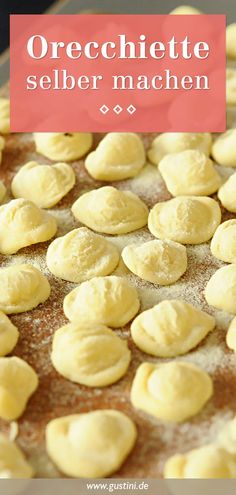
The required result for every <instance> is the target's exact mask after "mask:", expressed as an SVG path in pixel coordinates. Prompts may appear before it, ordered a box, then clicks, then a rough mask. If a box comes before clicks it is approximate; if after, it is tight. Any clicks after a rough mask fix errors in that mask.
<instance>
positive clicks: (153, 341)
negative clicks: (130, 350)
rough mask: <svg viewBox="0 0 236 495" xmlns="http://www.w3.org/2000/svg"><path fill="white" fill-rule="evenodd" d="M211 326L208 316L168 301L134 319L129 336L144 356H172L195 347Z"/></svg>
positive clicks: (188, 305) (189, 307)
mask: <svg viewBox="0 0 236 495" xmlns="http://www.w3.org/2000/svg"><path fill="white" fill-rule="evenodd" d="M214 326H215V319H214V318H213V317H212V316H210V315H208V314H207V313H205V312H204V311H201V310H200V309H197V308H195V307H194V306H192V305H191V304H188V303H186V302H184V301H178V300H176V299H171V300H168V301H162V302H160V303H159V304H157V305H156V306H154V307H152V308H151V309H148V310H146V311H144V312H143V313H141V314H139V315H138V316H136V318H135V319H134V321H133V322H132V324H131V336H132V339H133V340H134V342H135V344H136V345H137V346H138V347H139V349H141V350H142V351H144V352H146V353H147V354H151V355H153V356H159V357H175V356H178V355H180V354H185V353H187V352H189V351H190V350H191V349H193V348H194V347H196V346H197V345H198V344H199V342H201V340H203V339H204V338H205V337H206V335H207V334H208V333H209V332H210V331H211V330H213V328H214Z"/></svg>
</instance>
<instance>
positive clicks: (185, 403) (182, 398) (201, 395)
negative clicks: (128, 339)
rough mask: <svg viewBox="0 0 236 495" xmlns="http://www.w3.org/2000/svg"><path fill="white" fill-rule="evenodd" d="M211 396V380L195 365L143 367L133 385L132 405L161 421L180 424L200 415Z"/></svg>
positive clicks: (177, 363) (146, 364) (140, 367)
mask: <svg viewBox="0 0 236 495" xmlns="http://www.w3.org/2000/svg"><path fill="white" fill-rule="evenodd" d="M212 393H213V385H212V380H211V378H210V376H209V375H208V374H207V373H206V372H205V371H203V370H202V369H201V368H199V367H198V366H196V365H194V364H192V363H188V362H182V361H170V362H168V363H164V364H153V363H142V364H141V365H140V366H139V368H138V370H137V372H136V375H135V378H134V381H133V385H132V389H131V402H132V404H133V406H134V407H137V408H138V409H142V410H143V411H145V412H147V413H148V414H151V415H153V416H155V417H156V418H158V419H161V420H164V421H170V422H173V423H181V422H183V421H186V420H187V419H188V418H191V417H192V416H195V415H196V414H198V413H199V412H200V411H201V409H202V408H203V407H204V405H205V404H206V402H207V401H208V400H209V399H210V397H211V396H212Z"/></svg>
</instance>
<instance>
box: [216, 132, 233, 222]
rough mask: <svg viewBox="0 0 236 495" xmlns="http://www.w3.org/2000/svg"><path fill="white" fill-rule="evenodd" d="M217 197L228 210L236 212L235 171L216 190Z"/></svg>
mask: <svg viewBox="0 0 236 495" xmlns="http://www.w3.org/2000/svg"><path fill="white" fill-rule="evenodd" d="M235 138H236V135H235ZM235 164H236V156H235ZM218 198H219V200H220V201H221V203H222V205H223V206H224V207H225V208H226V209H227V210H228V211H232V212H233V213H236V173H235V174H232V175H231V176H230V177H229V178H228V180H227V181H226V182H225V183H224V184H223V186H221V187H220V189H219V191H218Z"/></svg>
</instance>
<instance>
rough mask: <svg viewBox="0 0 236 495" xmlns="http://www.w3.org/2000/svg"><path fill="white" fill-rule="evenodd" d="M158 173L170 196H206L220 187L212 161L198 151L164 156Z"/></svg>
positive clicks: (218, 176)
mask: <svg viewBox="0 0 236 495" xmlns="http://www.w3.org/2000/svg"><path fill="white" fill-rule="evenodd" d="M159 171H160V173H161V176H162V178H163V179H164V181H165V184H166V187H167V189H168V191H169V192H170V193H171V194H172V196H208V195H210V194H213V193H214V192H216V191H217V190H218V189H219V187H220V185H221V178H220V175H219V174H218V172H217V171H216V170H215V168H214V166H213V162H212V160H210V158H208V157H207V156H206V155H205V153H203V152H202V151H199V150H186V151H181V152H180V153H172V154H170V155H166V156H165V157H164V158H163V159H162V160H161V161H160V163H159Z"/></svg>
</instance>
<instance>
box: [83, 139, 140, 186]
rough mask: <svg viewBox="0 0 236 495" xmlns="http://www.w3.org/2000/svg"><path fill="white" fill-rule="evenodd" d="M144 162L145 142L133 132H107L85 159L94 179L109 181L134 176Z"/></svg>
mask: <svg viewBox="0 0 236 495" xmlns="http://www.w3.org/2000/svg"><path fill="white" fill-rule="evenodd" d="M144 164H145V150H144V146H143V143H142V141H141V139H140V137H139V136H138V135H137V134H134V133H132V132H110V133H108V134H106V136H105V137H104V138H103V139H102V141H100V143H99V145H98V147H97V148H96V150H95V151H92V152H91V153H90V154H89V155H88V156H87V158H86V160H85V167H86V169H87V170H88V172H89V174H90V175H91V176H92V177H93V178H94V179H97V180H104V181H108V182H109V181H113V180H122V179H128V178H129V177H134V176H135V175H137V174H138V172H139V171H140V170H141V169H142V167H143V166H144Z"/></svg>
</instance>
